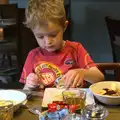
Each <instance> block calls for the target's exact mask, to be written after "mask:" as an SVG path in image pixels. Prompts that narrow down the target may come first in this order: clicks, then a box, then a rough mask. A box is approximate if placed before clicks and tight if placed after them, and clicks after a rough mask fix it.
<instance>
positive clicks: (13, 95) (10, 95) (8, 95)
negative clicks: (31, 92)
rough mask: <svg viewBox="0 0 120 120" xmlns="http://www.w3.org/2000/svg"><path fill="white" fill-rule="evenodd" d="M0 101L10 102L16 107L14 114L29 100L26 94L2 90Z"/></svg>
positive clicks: (0, 91)
mask: <svg viewBox="0 0 120 120" xmlns="http://www.w3.org/2000/svg"><path fill="white" fill-rule="evenodd" d="M0 100H10V101H15V103H14V102H13V105H14V112H15V111H16V110H17V109H19V107H20V106H21V105H22V103H23V102H25V101H26V100H27V96H26V94H25V93H23V92H20V91H18V90H0Z"/></svg>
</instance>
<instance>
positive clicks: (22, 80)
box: [19, 52, 33, 83]
mask: <svg viewBox="0 0 120 120" xmlns="http://www.w3.org/2000/svg"><path fill="white" fill-rule="evenodd" d="M32 56H33V55H32V52H29V54H28V56H27V59H26V61H25V64H24V67H23V71H22V74H21V77H20V80H19V82H20V83H25V81H26V77H27V76H28V75H29V74H30V73H32V72H33V63H32Z"/></svg>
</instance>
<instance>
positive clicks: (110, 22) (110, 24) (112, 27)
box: [105, 16, 120, 62]
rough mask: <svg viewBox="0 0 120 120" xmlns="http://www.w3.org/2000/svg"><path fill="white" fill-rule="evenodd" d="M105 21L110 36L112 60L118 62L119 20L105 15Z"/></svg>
mask: <svg viewBox="0 0 120 120" xmlns="http://www.w3.org/2000/svg"><path fill="white" fill-rule="evenodd" d="M105 22H106V26H107V29H108V33H109V37H110V43H111V47H112V54H113V61H114V62H120V20H116V19H113V18H111V17H108V16H107V17H105Z"/></svg>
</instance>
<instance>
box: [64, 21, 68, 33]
mask: <svg viewBox="0 0 120 120" xmlns="http://www.w3.org/2000/svg"><path fill="white" fill-rule="evenodd" d="M68 24H69V21H68V20H66V21H65V27H64V32H65V30H66V29H67V26H68Z"/></svg>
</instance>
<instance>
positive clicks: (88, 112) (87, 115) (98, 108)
mask: <svg viewBox="0 0 120 120" xmlns="http://www.w3.org/2000/svg"><path fill="white" fill-rule="evenodd" d="M81 115H82V117H83V118H84V120H105V119H106V117H107V116H108V111H107V109H106V108H105V107H104V106H102V105H98V104H92V105H87V106H86V107H85V108H84V109H83V110H82V111H81Z"/></svg>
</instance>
